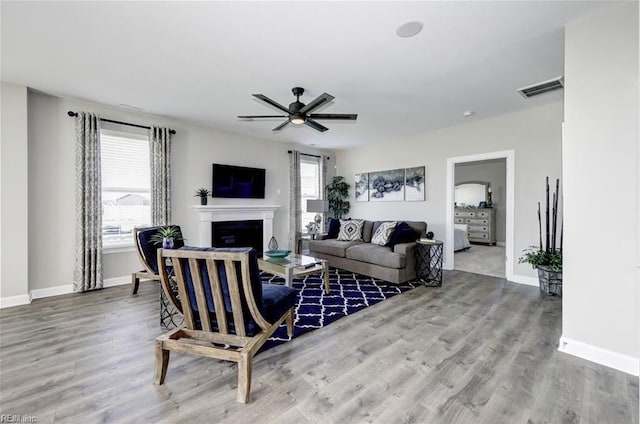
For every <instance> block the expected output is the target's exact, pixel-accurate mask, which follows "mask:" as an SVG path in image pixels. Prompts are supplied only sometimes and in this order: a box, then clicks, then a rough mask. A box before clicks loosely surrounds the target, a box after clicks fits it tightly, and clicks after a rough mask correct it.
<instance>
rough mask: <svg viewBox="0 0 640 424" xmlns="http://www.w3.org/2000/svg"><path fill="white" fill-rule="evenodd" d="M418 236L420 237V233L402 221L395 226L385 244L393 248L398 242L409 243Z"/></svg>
mask: <svg viewBox="0 0 640 424" xmlns="http://www.w3.org/2000/svg"><path fill="white" fill-rule="evenodd" d="M418 238H420V234H418V233H417V232H416V231H415V230H414V229H413V228H411V227H410V226H409V224H407V223H406V222H404V221H403V222H401V223H399V224H398V225H397V226H396V229H395V230H394V231H393V233H392V234H391V237H390V238H389V242H388V243H387V246H389V247H391V248H393V246H395V245H396V244H398V243H409V242H412V241H416V240H417V239H418Z"/></svg>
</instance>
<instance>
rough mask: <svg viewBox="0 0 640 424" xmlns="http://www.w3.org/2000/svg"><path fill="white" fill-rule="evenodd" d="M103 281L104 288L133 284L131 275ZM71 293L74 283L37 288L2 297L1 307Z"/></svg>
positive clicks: (26, 303)
mask: <svg viewBox="0 0 640 424" xmlns="http://www.w3.org/2000/svg"><path fill="white" fill-rule="evenodd" d="M102 283H103V287H104V288H107V287H115V286H122V285H125V284H131V277H130V276H125V277H115V278H107V279H105V280H103V281H102ZM70 293H73V284H64V285H61V286H54V287H47V288H46V289H35V290H31V291H30V292H29V294H23V295H20V296H11V297H4V298H0V309H2V308H10V307H11V306H19V305H28V304H29V303H31V300H32V299H42V298H44V297H52V296H60V295H63V294H70Z"/></svg>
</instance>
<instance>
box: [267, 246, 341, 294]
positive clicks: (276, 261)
mask: <svg viewBox="0 0 640 424" xmlns="http://www.w3.org/2000/svg"><path fill="white" fill-rule="evenodd" d="M258 267H259V268H260V270H262V271H265V272H268V273H270V274H273V275H277V276H278V277H282V278H284V282H285V284H286V285H287V286H288V287H291V282H292V281H293V279H294V278H300V277H304V276H305V275H310V274H317V273H320V272H321V273H322V281H323V282H324V292H325V293H329V291H330V290H331V289H330V287H329V265H328V264H327V261H325V260H324V259H318V258H314V257H312V256H305V255H295V254H293V253H292V254H290V255H288V256H286V257H284V258H270V257H268V256H263V257H262V258H258Z"/></svg>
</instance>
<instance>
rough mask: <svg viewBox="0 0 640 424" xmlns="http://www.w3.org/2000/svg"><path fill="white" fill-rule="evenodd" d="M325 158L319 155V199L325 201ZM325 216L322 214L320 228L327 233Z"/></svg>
mask: <svg viewBox="0 0 640 424" xmlns="http://www.w3.org/2000/svg"><path fill="white" fill-rule="evenodd" d="M326 185H327V157H326V156H325V155H320V198H321V199H324V200H326V199H327V189H326ZM327 216H328V215H327V214H326V213H323V214H322V219H323V221H324V222H323V225H322V228H323V230H324V231H325V232H326V231H327V222H328V221H329V219H328V218H327Z"/></svg>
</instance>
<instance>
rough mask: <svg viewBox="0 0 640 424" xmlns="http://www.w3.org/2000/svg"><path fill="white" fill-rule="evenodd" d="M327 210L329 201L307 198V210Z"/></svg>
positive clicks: (322, 211)
mask: <svg viewBox="0 0 640 424" xmlns="http://www.w3.org/2000/svg"><path fill="white" fill-rule="evenodd" d="M328 211H329V201H327V200H322V199H314V200H307V212H318V213H324V212H328Z"/></svg>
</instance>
